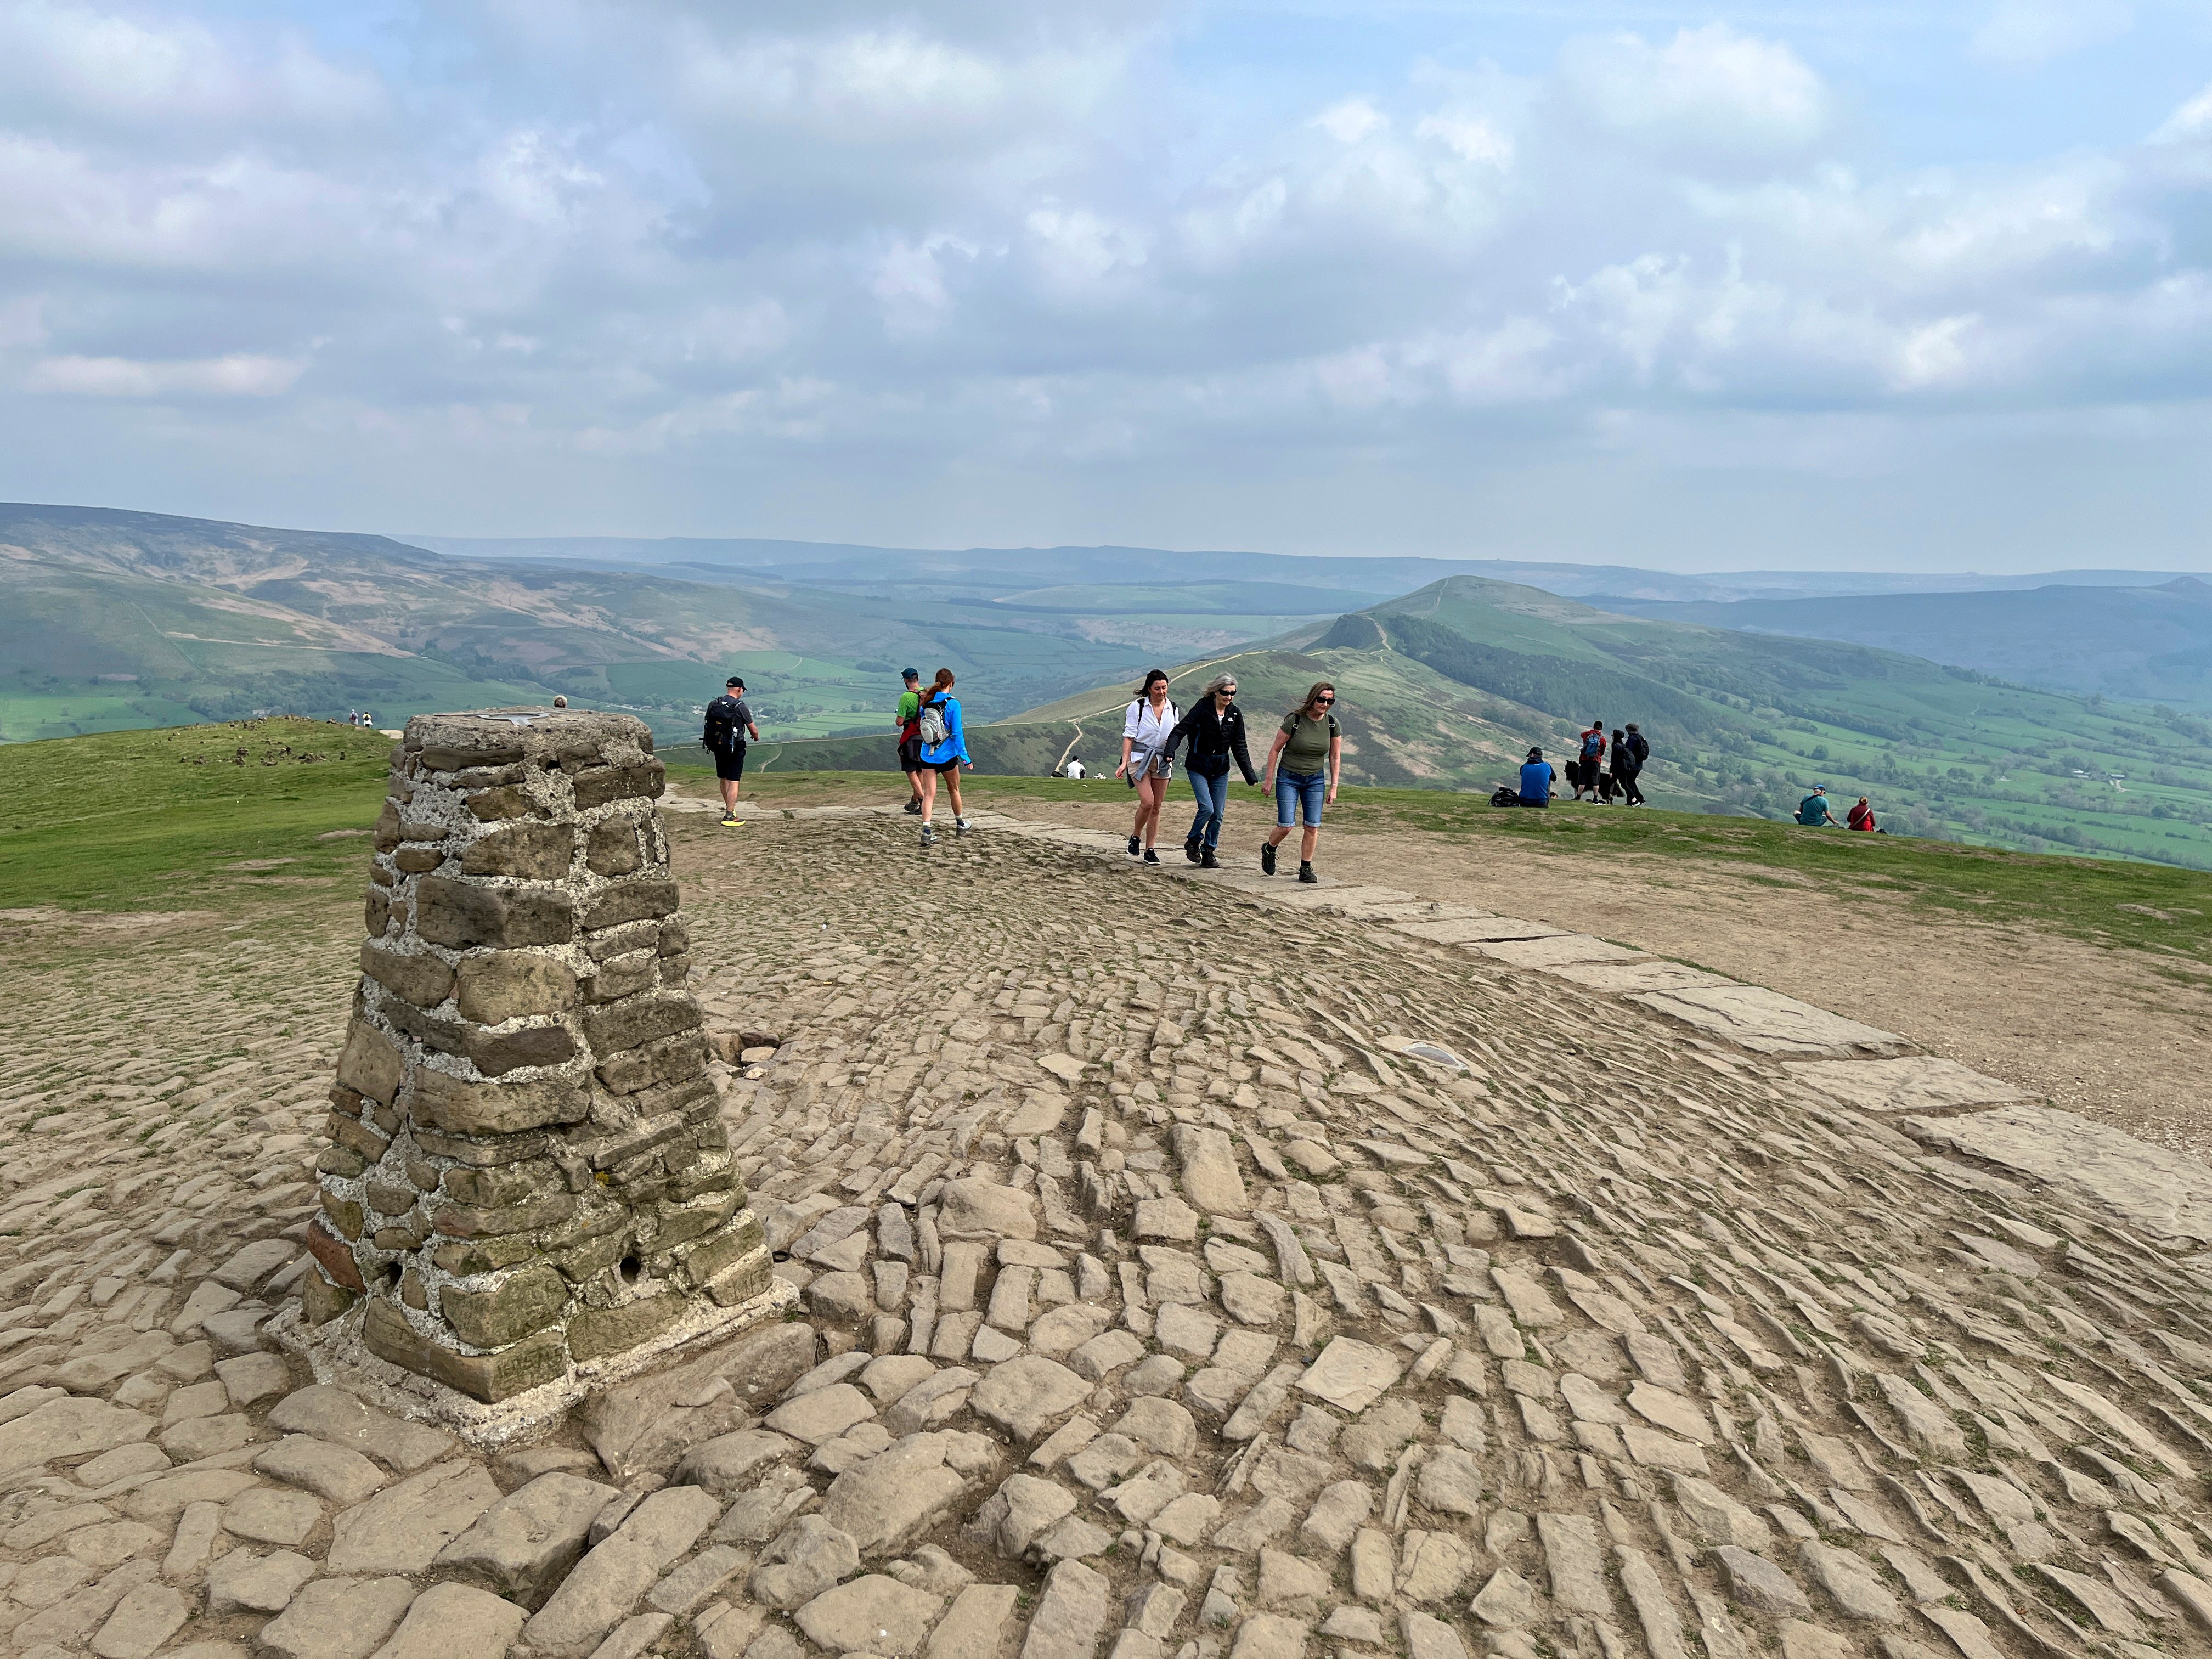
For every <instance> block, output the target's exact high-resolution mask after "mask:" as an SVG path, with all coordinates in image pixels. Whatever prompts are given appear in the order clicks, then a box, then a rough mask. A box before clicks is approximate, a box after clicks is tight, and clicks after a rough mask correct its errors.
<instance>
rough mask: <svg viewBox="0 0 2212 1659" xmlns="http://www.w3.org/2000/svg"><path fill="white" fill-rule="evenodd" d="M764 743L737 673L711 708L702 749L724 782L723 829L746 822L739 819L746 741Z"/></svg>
mask: <svg viewBox="0 0 2212 1659" xmlns="http://www.w3.org/2000/svg"><path fill="white" fill-rule="evenodd" d="M749 737H750V738H751V739H752V741H753V742H755V743H758V742H759V741H760V727H759V726H756V725H754V724H753V711H752V709H751V708H750V707H749V706H748V705H747V704H746V702H745V683H744V681H743V680H741V679H739V678H738V677H737V676H736V675H735V674H732V675H731V676H730V681H729V686H728V689H727V690H725V691H724V692H723V693H722V695H721V696H719V697H717V698H715V699H714V702H710V703H708V705H707V726H706V729H705V730H704V731H702V732H701V733H700V734H699V746H700V747H701V748H702V749H704V750H706V751H707V752H708V754H710V755H712V756H713V757H714V775H715V776H716V777H718V778H720V780H721V781H722V828H724V829H738V828H739V827H740V826H741V825H743V824H744V819H743V818H741V817H738V779H740V778H742V777H744V775H745V740H746V738H749Z"/></svg>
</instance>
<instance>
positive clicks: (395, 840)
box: [372, 798, 399, 853]
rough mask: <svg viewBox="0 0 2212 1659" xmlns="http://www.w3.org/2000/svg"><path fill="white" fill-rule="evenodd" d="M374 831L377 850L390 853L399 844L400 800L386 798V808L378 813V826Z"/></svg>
mask: <svg viewBox="0 0 2212 1659" xmlns="http://www.w3.org/2000/svg"><path fill="white" fill-rule="evenodd" d="M372 833H373V834H374V836H375V837H376V850H377V851H378V852H380V853H389V852H390V851H391V850H392V848H395V847H397V846H398V845H399V803H398V801H396V800H392V799H388V798H387V799H386V801H385V803H384V810H383V811H381V812H379V813H378V814H377V815H376V827H375V829H374V831H373V832H372Z"/></svg>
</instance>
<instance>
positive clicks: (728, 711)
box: [359, 668, 1887, 882]
mask: <svg viewBox="0 0 2212 1659" xmlns="http://www.w3.org/2000/svg"><path fill="white" fill-rule="evenodd" d="M899 678H900V680H901V683H902V685H903V687H904V690H902V692H901V694H900V696H899V700H898V705H897V708H896V710H895V711H894V712H893V714H892V716H891V724H892V725H893V726H895V727H896V730H897V732H898V739H897V742H898V763H899V769H900V770H901V771H902V772H904V773H905V774H906V779H907V787H908V798H907V802H906V811H908V812H910V813H912V814H914V815H915V816H916V817H920V818H921V844H922V845H923V846H924V847H929V846H933V845H934V844H935V842H936V840H937V829H936V824H935V822H934V820H935V818H936V814H937V797H938V792H939V788H940V787H941V788H942V789H943V790H944V791H945V793H947V794H948V795H949V796H950V797H951V803H952V829H953V833H954V834H955V835H960V836H964V835H966V834H967V833H968V832H969V829H970V828H972V827H973V826H972V825H971V824H970V823H969V820H968V816H967V811H966V808H965V806H964V805H963V803H962V801H961V799H960V769H961V768H963V767H966V768H968V769H969V770H970V771H972V770H974V769H975V761H974V759H973V757H970V756H969V752H968V732H967V726H966V724H965V722H964V721H963V720H962V718H961V713H960V699H959V698H958V697H957V696H954V695H953V691H952V688H953V684H954V680H953V673H952V671H951V669H949V668H940V669H939V670H938V671H937V673H936V676H935V677H934V678H933V679H932V680H931V682H930V684H928V685H927V687H925V686H924V685H923V684H921V672H920V671H918V670H915V669H912V668H908V669H905V670H903V671H902V672H901V674H900V677H899ZM1335 705H1336V687H1335V686H1334V684H1331V683H1330V682H1329V681H1328V680H1316V681H1315V682H1314V683H1313V684H1312V685H1311V686H1310V688H1309V689H1308V690H1307V691H1306V695H1305V697H1304V701H1302V702H1300V703H1299V705H1298V706H1297V708H1293V709H1291V711H1290V712H1289V713H1288V714H1285V715H1284V716H1283V717H1282V719H1281V720H1280V721H1279V722H1278V723H1277V725H1276V727H1275V732H1274V741H1273V743H1272V744H1270V745H1269V747H1268V750H1267V761H1266V763H1265V764H1264V765H1262V766H1261V767H1260V768H1258V769H1255V768H1254V766H1253V764H1252V755H1251V750H1250V749H1249V746H1248V744H1247V743H1246V740H1245V726H1244V711H1243V709H1242V708H1239V707H1238V705H1237V677H1236V675H1234V674H1228V673H1223V674H1216V675H1215V676H1214V677H1213V678H1212V679H1211V680H1209V681H1208V682H1206V690H1204V691H1203V692H1201V693H1200V696H1199V700H1198V702H1196V703H1195V704H1194V705H1193V706H1192V707H1191V708H1189V709H1188V710H1184V709H1182V708H1179V707H1177V706H1176V702H1175V699H1174V698H1173V697H1172V696H1170V693H1169V684H1168V672H1167V670H1165V669H1164V668H1152V669H1147V670H1146V672H1145V677H1144V680H1143V683H1142V684H1139V686H1138V688H1137V693H1136V696H1133V697H1132V698H1131V699H1130V701H1129V706H1128V708H1127V709H1126V710H1125V711H1123V714H1122V719H1121V761H1120V763H1119V764H1117V765H1116V766H1115V768H1114V775H1115V777H1117V778H1121V779H1122V780H1124V781H1126V782H1127V784H1128V785H1129V787H1131V788H1132V789H1133V790H1134V791H1135V792H1136V796H1137V809H1136V817H1135V819H1134V821H1133V823H1131V824H1130V826H1129V856H1130V857H1131V858H1134V859H1141V860H1144V862H1146V864H1158V862H1159V861H1160V858H1159V854H1158V852H1157V851H1156V850H1155V846H1156V843H1157V842H1158V839H1159V829H1160V814H1161V811H1162V809H1163V808H1164V806H1165V805H1166V802H1167V791H1168V782H1169V780H1170V779H1171V778H1172V777H1174V775H1175V759H1176V750H1178V749H1181V748H1182V747H1183V746H1184V745H1185V744H1188V745H1189V756H1188V760H1187V762H1186V766H1187V768H1188V776H1189V778H1190V793H1191V797H1192V799H1193V800H1194V802H1195V803H1196V804H1197V808H1198V811H1197V815H1196V816H1195V817H1194V818H1193V819H1192V820H1191V826H1190V830H1189V833H1188V834H1187V835H1186V836H1184V837H1183V848H1182V850H1183V856H1184V857H1185V858H1186V859H1188V860H1189V861H1190V862H1191V863H1193V864H1195V865H1198V866H1200V867H1202V868H1204V869H1207V870H1218V869H1219V868H1220V867H1221V864H1220V859H1219V857H1218V854H1219V850H1220V847H1221V828H1222V821H1223V818H1224V816H1225V814H1226V812H1227V811H1228V808H1229V773H1230V769H1231V766H1232V765H1234V767H1235V768H1236V769H1237V772H1238V773H1240V774H1241V775H1243V780H1244V781H1245V783H1246V784H1248V785H1249V786H1250V787H1253V788H1255V789H1259V790H1261V791H1264V792H1266V793H1272V794H1273V796H1274V799H1275V822H1274V823H1273V826H1272V827H1271V828H1270V829H1268V831H1267V839H1266V840H1265V841H1264V842H1261V846H1260V868H1261V871H1262V872H1264V873H1265V874H1267V875H1270V876H1272V875H1273V874H1274V873H1275V868H1276V856H1277V849H1278V848H1280V847H1281V846H1282V844H1283V843H1284V842H1285V841H1287V840H1288V839H1289V838H1290V835H1291V830H1293V829H1297V830H1299V831H1300V832H1301V833H1300V836H1299V840H1298V879H1299V880H1300V881H1302V882H1314V881H1317V880H1319V879H1320V878H1319V877H1317V876H1316V874H1315V873H1314V867H1313V858H1314V851H1315V848H1316V846H1317V845H1318V844H1319V842H1320V839H1321V820H1322V811H1323V809H1324V808H1325V807H1328V806H1330V805H1334V804H1335V801H1336V791H1337V783H1338V781H1339V778H1340V775H1341V774H1342V771H1343V767H1344V732H1343V728H1342V727H1341V726H1339V725H1338V723H1337V718H1336V713H1335ZM359 720H360V721H361V723H362V724H366V723H367V722H368V716H367V715H366V714H362V715H361V716H359ZM748 739H750V740H751V741H752V742H756V743H757V742H758V741H759V740H760V727H759V726H757V724H756V723H755V721H754V719H753V712H752V708H751V707H750V705H749V704H748V703H747V702H745V683H744V680H743V679H742V678H739V677H738V676H737V675H735V674H732V675H731V676H730V678H729V681H728V684H726V687H725V689H724V691H723V695H722V696H719V697H717V698H715V699H714V702H711V703H709V704H708V706H707V719H706V726H705V729H704V731H703V732H702V733H701V734H700V739H699V740H700V744H701V746H702V747H703V748H704V749H705V750H707V751H708V753H709V754H711V755H713V756H714V773H715V775H716V776H717V777H718V778H719V779H720V781H721V786H722V823H723V826H724V827H725V828H728V829H736V828H738V827H741V826H742V825H743V824H744V819H743V818H740V817H738V784H739V781H740V780H742V779H743V778H744V775H745V746H746V743H747V740H748ZM1650 759H1651V745H1650V743H1649V742H1648V741H1647V740H1646V739H1645V738H1644V732H1643V730H1642V728H1641V727H1640V726H1638V724H1637V722H1636V721H1634V720H1630V721H1629V722H1627V723H1626V725H1625V726H1614V727H1613V728H1612V729H1611V731H1610V732H1608V731H1607V726H1606V724H1605V722H1604V721H1603V720H1592V721H1591V722H1590V723H1589V726H1585V727H1584V728H1583V730H1582V731H1581V732H1578V733H1577V735H1576V738H1575V751H1574V753H1573V755H1572V756H1571V757H1569V759H1568V761H1567V763H1566V767H1567V777H1566V782H1567V784H1568V786H1569V787H1571V788H1572V789H1573V791H1574V799H1577V800H1588V801H1591V802H1594V803H1596V804H1599V805H1613V804H1615V803H1618V804H1619V805H1623V806H1642V805H1645V801H1644V791H1643V789H1642V788H1641V787H1639V786H1638V779H1639V778H1640V777H1641V776H1642V775H1643V772H1644V767H1645V766H1646V765H1648V764H1649V763H1650ZM1054 770H1056V771H1060V772H1062V773H1064V774H1065V775H1066V776H1068V777H1070V778H1081V777H1083V776H1084V775H1085V771H1084V766H1083V762H1082V760H1081V759H1080V758H1079V757H1077V756H1076V755H1075V753H1074V752H1073V749H1072V748H1071V749H1070V750H1069V752H1068V754H1067V756H1066V758H1065V759H1064V760H1063V762H1062V763H1060V766H1058V767H1056V768H1055V769H1054ZM1558 789H1559V768H1557V767H1556V766H1554V765H1553V763H1551V762H1549V761H1547V760H1546V759H1545V758H1544V751H1543V750H1542V749H1541V748H1532V749H1530V750H1529V751H1528V759H1527V760H1525V761H1523V762H1522V765H1521V775H1520V779H1519V787H1517V788H1516V787H1513V786H1510V785H1508V786H1504V787H1500V788H1499V789H1498V791H1497V792H1496V793H1493V794H1492V796H1491V798H1490V802H1491V805H1493V806H1532V807H1548V806H1550V805H1551V804H1552V801H1553V797H1554V795H1555V794H1556V793H1557V791H1558ZM1796 820H1797V822H1798V823H1802V824H1805V825H1808V826H1810V827H1820V826H1825V825H1831V824H1834V823H1836V819H1835V817H1834V816H1833V815H1832V813H1831V811H1829V806H1828V797H1827V789H1826V786H1825V785H1818V784H1816V785H1815V786H1814V789H1813V793H1811V794H1809V795H1808V796H1806V797H1805V799H1803V800H1802V802H1800V803H1799V805H1798V808H1797V811H1796ZM1843 827H1844V828H1847V829H1857V830H1863V831H1867V832H1869V833H1872V834H1883V833H1887V832H1886V831H1883V830H1882V829H1881V826H1880V825H1879V824H1877V823H1875V814H1874V809H1873V807H1872V806H1871V805H1869V804H1868V800H1867V798H1866V797H1865V796H1864V795H1862V796H1860V797H1859V799H1858V803H1857V805H1854V806H1852V807H1851V808H1850V810H1849V811H1847V812H1846V813H1845V815H1844V825H1843Z"/></svg>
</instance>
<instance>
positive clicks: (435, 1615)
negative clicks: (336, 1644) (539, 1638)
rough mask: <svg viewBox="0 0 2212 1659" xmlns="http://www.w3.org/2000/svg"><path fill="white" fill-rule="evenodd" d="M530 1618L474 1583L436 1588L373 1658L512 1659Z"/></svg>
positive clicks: (420, 1597) (418, 1599)
mask: <svg viewBox="0 0 2212 1659" xmlns="http://www.w3.org/2000/svg"><path fill="white" fill-rule="evenodd" d="M526 1617H527V1615H526V1613H524V1612H523V1610H522V1609H521V1608H520V1607H516V1606H515V1605H514V1603H513V1602H512V1601H501V1599H500V1598H499V1597H498V1596H496V1595H493V1594H492V1593H491V1592H490V1591H489V1590H483V1589H477V1587H476V1586H475V1585H473V1584H433V1585H432V1586H431V1587H430V1588H429V1589H426V1590H424V1591H423V1592H422V1594H421V1595H418V1596H416V1598H415V1602H414V1605H413V1606H411V1607H409V1608H408V1609H407V1616H406V1618H404V1619H403V1620H400V1622H399V1628H398V1630H396V1631H394V1632H392V1639H391V1640H390V1641H388V1642H386V1644H384V1645H383V1646H382V1647H380V1648H379V1649H378V1650H376V1651H375V1653H374V1654H373V1655H371V1656H370V1659H453V1656H455V1655H465V1656H466V1659H507V1650H508V1649H509V1648H511V1647H513V1645H514V1638H516V1637H517V1636H518V1635H520V1633H521V1631H522V1621H523V1620H524V1619H525V1618H526Z"/></svg>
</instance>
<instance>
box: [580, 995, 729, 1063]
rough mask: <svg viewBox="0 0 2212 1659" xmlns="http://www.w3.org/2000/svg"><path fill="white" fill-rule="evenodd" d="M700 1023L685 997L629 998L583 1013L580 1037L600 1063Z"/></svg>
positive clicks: (695, 1011) (690, 1001) (693, 1006)
mask: <svg viewBox="0 0 2212 1659" xmlns="http://www.w3.org/2000/svg"><path fill="white" fill-rule="evenodd" d="M699 1022H700V1013H699V1005H698V1004H697V1003H696V1002H694V1001H693V1000H691V999H690V997H687V996H681V995H677V996H662V995H648V996H636V997H629V998H627V999H625V1000H623V1001H621V1002H617V1003H610V1004H606V1005H604V1006H599V1007H594V1008H586V1010H585V1011H584V1035H585V1036H586V1037H587V1038H588V1039H589V1040H590V1042H591V1045H592V1053H593V1054H596V1055H598V1056H599V1058H600V1059H601V1060H605V1059H606V1058H607V1057H608V1056H610V1055H611V1054H621V1053H623V1052H624V1051H625V1050H628V1049H631V1048H638V1047H640V1046H641V1045H642V1044H644V1043H647V1042H653V1040H654V1039H656V1038H659V1037H665V1036H675V1035H676V1033H678V1031H688V1030H691V1029H692V1028H693V1027H694V1026H696V1025H697V1024H699Z"/></svg>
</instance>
